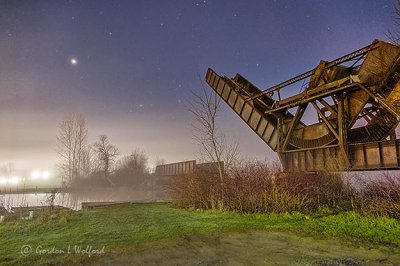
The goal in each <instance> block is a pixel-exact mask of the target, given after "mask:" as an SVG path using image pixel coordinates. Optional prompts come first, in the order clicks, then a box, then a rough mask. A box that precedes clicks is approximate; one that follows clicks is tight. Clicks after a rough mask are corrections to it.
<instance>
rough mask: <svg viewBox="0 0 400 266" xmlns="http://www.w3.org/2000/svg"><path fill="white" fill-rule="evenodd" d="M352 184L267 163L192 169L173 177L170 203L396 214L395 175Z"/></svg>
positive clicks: (398, 186) (399, 190)
mask: <svg viewBox="0 0 400 266" xmlns="http://www.w3.org/2000/svg"><path fill="white" fill-rule="evenodd" d="M362 181H363V185H362V187H361V189H358V190H356V189H354V188H353V186H351V185H350V184H349V183H348V182H347V181H346V180H345V179H344V177H343V176H342V175H341V174H335V173H329V172H326V171H325V172H322V173H318V174H299V173H296V174H284V173H279V167H277V166H276V165H275V164H270V163H267V162H261V161H255V162H246V163H242V164H241V165H240V166H238V167H236V168H235V169H233V170H232V171H231V172H230V173H228V174H227V175H226V178H225V180H224V183H221V182H219V179H218V177H217V176H212V175H207V174H204V173H194V174H191V175H185V176H180V177H176V178H174V179H172V181H171V183H170V195H171V197H172V199H173V203H174V204H175V205H176V206H178V207H182V208H189V209H219V210H227V211H235V212H240V213H273V212H275V213H285V212H303V213H307V212H315V211H318V210H321V209H323V210H325V211H329V212H330V213H338V212H341V211H350V210H351V211H357V212H359V213H361V214H365V215H374V216H388V217H393V218H396V219H400V179H399V178H398V177H396V176H391V175H388V174H385V175H384V176H383V177H382V178H377V179H374V180H372V179H370V180H365V179H364V180H362Z"/></svg>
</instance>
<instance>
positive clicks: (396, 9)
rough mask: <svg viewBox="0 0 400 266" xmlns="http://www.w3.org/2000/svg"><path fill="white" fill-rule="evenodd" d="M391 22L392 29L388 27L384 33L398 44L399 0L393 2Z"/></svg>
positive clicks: (399, 37)
mask: <svg viewBox="0 0 400 266" xmlns="http://www.w3.org/2000/svg"><path fill="white" fill-rule="evenodd" d="M393 24H394V29H392V30H390V29H389V30H388V31H387V33H386V35H387V37H388V38H389V40H391V41H392V42H393V43H395V44H400V0H396V1H395V3H394V15H393Z"/></svg>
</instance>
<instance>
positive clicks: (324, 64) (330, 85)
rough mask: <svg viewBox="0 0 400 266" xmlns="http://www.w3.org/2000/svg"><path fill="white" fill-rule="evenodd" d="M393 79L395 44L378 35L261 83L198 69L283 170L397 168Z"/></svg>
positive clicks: (397, 56) (398, 115) (398, 92)
mask: <svg viewBox="0 0 400 266" xmlns="http://www.w3.org/2000/svg"><path fill="white" fill-rule="evenodd" d="M399 79H400V47H399V46H396V45H393V44H390V43H387V42H383V41H380V40H375V41H374V42H373V43H372V44H370V45H368V46H366V47H364V48H361V49H359V50H357V51H355V52H353V53H350V54H348V55H345V56H342V57H340V58H338V59H336V60H333V61H330V62H328V61H321V62H320V63H319V65H318V66H317V67H316V68H314V69H312V70H310V71H308V72H305V73H303V74H301V75H299V76H296V77H294V78H292V79H289V80H287V81H285V82H282V83H280V84H278V85H275V86H273V87H271V88H268V89H265V90H261V89H259V88H257V87H256V86H254V85H253V84H252V83H250V82H249V81H248V80H247V79H245V78H244V77H243V76H241V75H240V74H237V75H236V76H235V77H234V78H232V79H231V78H228V77H225V76H223V77H221V76H219V75H218V74H217V73H215V72H214V71H213V70H212V69H208V71H207V74H206V82H207V83H208V84H209V85H210V86H211V88H212V89H213V90H214V91H215V92H216V93H217V94H218V95H219V96H221V98H222V99H223V100H224V101H225V102H226V103H227V104H228V105H229V106H230V107H231V108H232V109H233V110H234V111H235V112H236V113H237V114H238V115H239V116H240V117H241V118H242V119H243V121H244V122H245V123H247V125H248V126H249V127H250V128H251V129H252V130H253V131H254V132H255V133H256V134H257V135H258V136H259V137H260V138H261V139H262V140H263V141H264V142H265V143H266V144H267V145H268V146H269V147H270V148H271V149H272V150H274V151H276V152H277V153H278V155H279V158H280V161H281V163H282V166H283V169H284V171H287V172H297V171H301V172H314V171H320V170H322V169H329V170H332V171H335V170H336V171H342V170H346V171H351V170H379V169H400V151H399V149H400V139H396V134H395V130H396V127H397V126H398V124H399V120H400V82H399ZM293 92H297V93H293Z"/></svg>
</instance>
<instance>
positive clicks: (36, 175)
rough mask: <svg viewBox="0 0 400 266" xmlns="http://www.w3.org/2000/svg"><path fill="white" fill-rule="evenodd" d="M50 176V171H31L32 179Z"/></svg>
mask: <svg viewBox="0 0 400 266" xmlns="http://www.w3.org/2000/svg"><path fill="white" fill-rule="evenodd" d="M49 177H50V172H49V171H38V170H35V171H32V172H31V179H32V180H38V179H49Z"/></svg>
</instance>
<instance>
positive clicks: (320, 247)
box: [0, 203, 400, 265]
mask: <svg viewBox="0 0 400 266" xmlns="http://www.w3.org/2000/svg"><path fill="white" fill-rule="evenodd" d="M0 235H1V238H0V246H1V247H2V248H1V249H0V263H1V265H16V264H18V265H45V264H56V265H79V264H99V263H104V265H106V264H110V263H113V264H114V265H126V264H128V263H131V264H132V265H137V264H160V263H161V264H164V265H171V264H176V263H181V264H188V263H194V264H196V263H197V264H199V263H206V264H211V265H212V264H218V263H219V264H221V263H222V264H226V263H230V262H235V261H236V262H238V263H244V262H246V260H249V262H251V261H250V259H251V258H254V259H255V260H256V261H253V262H252V263H257V264H258V263H260V262H263V263H265V264H270V263H273V262H274V261H280V260H282V262H283V261H285V262H293V263H297V264H299V263H300V264H313V263H314V264H315V263H316V264H317V265H321V264H318V263H319V262H324V261H327V262H329V261H331V260H334V261H339V262H340V261H341V262H342V264H343V265H358V264H360V265H361V264H365V263H367V264H371V265H375V264H376V265H378V264H382V263H383V264H385V263H386V264H388V265H390V264H395V263H400V252H399V250H400V239H399V237H398V236H399V235H400V223H399V222H398V221H397V220H394V219H388V218H373V217H362V216H360V215H358V214H356V213H352V212H346V213H341V214H337V215H327V214H323V213H322V212H321V213H315V214H313V215H304V214H300V213H294V214H269V215H268V214H254V215H252V214H237V213H230V212H217V211H195V210H194V211H186V210H182V209H176V208H173V207H172V206H171V205H170V204H167V203H147V204H124V205H120V206H112V207H103V208H94V209H89V210H83V211H79V212H69V211H60V212H58V213H53V214H43V215H42V216H39V217H37V218H35V219H33V220H30V221H25V220H11V221H6V222H4V223H2V224H0ZM253 253H254V254H253ZM371 254H372V255H371ZM188 257H190V258H193V261H188V260H187V259H185V258H188ZM161 258H162V259H161ZM232 260H233V261H232ZM347 262H348V264H346V263H347ZM351 263H353V264H351Z"/></svg>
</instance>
